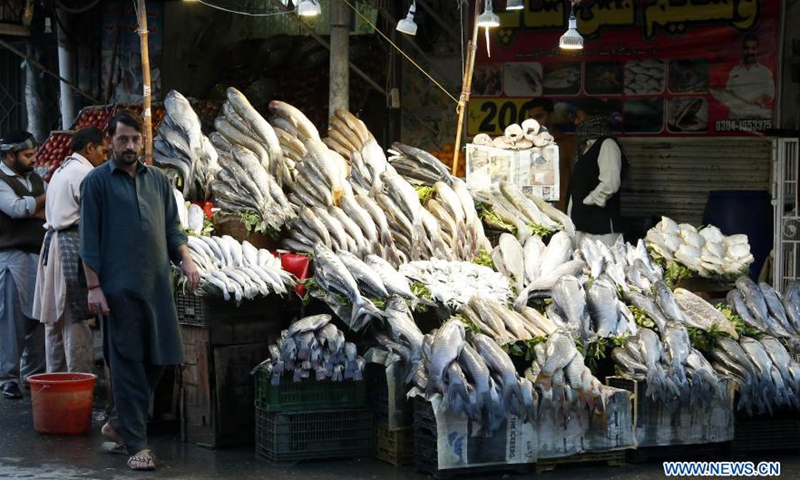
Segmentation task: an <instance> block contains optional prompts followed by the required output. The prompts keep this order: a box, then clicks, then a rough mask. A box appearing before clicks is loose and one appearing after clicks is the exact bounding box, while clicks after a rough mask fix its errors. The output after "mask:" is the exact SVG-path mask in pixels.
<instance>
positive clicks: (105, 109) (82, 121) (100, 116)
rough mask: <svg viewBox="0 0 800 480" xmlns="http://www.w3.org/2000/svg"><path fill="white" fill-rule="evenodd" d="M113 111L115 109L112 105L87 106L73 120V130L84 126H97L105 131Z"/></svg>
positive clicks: (81, 128)
mask: <svg viewBox="0 0 800 480" xmlns="http://www.w3.org/2000/svg"><path fill="white" fill-rule="evenodd" d="M112 113H113V109H112V108H111V107H110V106H104V105H101V106H94V107H86V108H84V109H82V110H81V112H80V113H79V114H78V117H77V118H75V121H74V122H72V130H75V131H78V130H83V129H84V128H89V127H97V128H99V129H100V130H103V131H105V130H106V128H107V127H108V121H109V119H111V115H112Z"/></svg>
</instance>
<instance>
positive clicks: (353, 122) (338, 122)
mask: <svg viewBox="0 0 800 480" xmlns="http://www.w3.org/2000/svg"><path fill="white" fill-rule="evenodd" d="M323 142H325V144H326V145H327V146H328V147H329V148H330V149H331V150H332V151H334V152H337V153H338V154H339V155H340V156H341V157H342V158H343V159H345V160H346V161H347V162H348V163H349V172H350V175H349V179H350V183H351V185H352V187H353V190H355V191H356V192H357V193H360V194H363V195H366V194H367V193H368V192H369V190H370V189H371V188H372V187H373V185H375V184H376V182H379V181H380V177H381V175H382V174H383V173H385V172H389V173H397V172H395V170H394V168H392V166H391V165H389V162H388V160H387V159H386V154H385V153H384V151H383V149H382V148H381V147H380V145H378V142H377V141H376V140H375V137H374V136H373V135H372V133H371V132H370V131H369V129H367V126H366V125H365V124H364V122H363V121H361V120H360V119H358V118H356V116H355V115H353V114H352V113H350V112H348V111H347V110H343V109H336V110H335V111H334V116H333V118H331V120H330V122H329V126H328V136H327V137H326V138H324V139H323Z"/></svg>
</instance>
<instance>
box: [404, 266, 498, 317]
mask: <svg viewBox="0 0 800 480" xmlns="http://www.w3.org/2000/svg"><path fill="white" fill-rule="evenodd" d="M398 271H399V272H400V273H401V274H402V275H404V276H405V277H406V278H408V280H410V281H411V282H412V283H413V282H418V283H421V284H423V285H424V286H425V287H427V289H428V291H429V292H430V295H431V298H432V299H433V301H435V302H436V303H437V304H439V305H441V306H443V307H446V308H448V309H449V310H450V311H455V310H457V309H458V308H459V307H461V306H462V305H464V304H465V303H468V302H469V301H470V299H471V298H473V297H480V298H483V299H486V300H494V301H497V302H500V303H503V304H505V303H507V302H508V299H509V298H510V297H511V289H510V288H509V284H508V279H507V278H506V277H505V276H504V275H503V274H501V273H498V272H495V271H494V270H492V269H491V268H489V267H484V266H482V265H476V264H474V263H472V262H460V261H455V262H448V261H446V260H439V259H436V258H432V259H431V260H419V261H414V262H409V263H406V264H403V265H401V266H400V268H399V269H398Z"/></svg>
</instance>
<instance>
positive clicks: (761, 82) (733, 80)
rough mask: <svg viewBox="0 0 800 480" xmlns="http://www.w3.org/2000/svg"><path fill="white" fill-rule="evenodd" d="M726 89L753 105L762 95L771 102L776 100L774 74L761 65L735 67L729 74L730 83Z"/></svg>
mask: <svg viewBox="0 0 800 480" xmlns="http://www.w3.org/2000/svg"><path fill="white" fill-rule="evenodd" d="M725 88H727V90H728V91H729V92H731V93H733V94H734V95H736V96H737V97H739V98H741V99H743V100H746V101H748V102H751V103H752V102H753V101H754V100H755V99H757V98H758V97H761V96H762V95H765V96H766V97H767V98H768V99H769V101H771V100H772V99H774V98H775V81H774V80H773V79H772V72H771V71H770V69H769V68H767V67H765V66H764V65H761V64H760V63H756V64H754V65H750V66H747V65H744V64H740V65H737V66H735V67H733V68H732V69H731V72H730V73H729V74H728V83H727V86H726V87H725Z"/></svg>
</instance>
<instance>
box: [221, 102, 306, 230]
mask: <svg viewBox="0 0 800 480" xmlns="http://www.w3.org/2000/svg"><path fill="white" fill-rule="evenodd" d="M227 97H228V99H227V101H226V102H225V103H224V104H223V106H222V110H221V111H220V115H219V116H218V117H217V119H216V120H215V121H214V127H215V128H216V130H217V131H216V132H214V133H212V134H211V136H210V138H211V142H212V143H213V144H214V147H215V148H216V150H217V152H218V153H219V164H220V166H221V167H222V170H221V171H220V172H219V173H218V175H217V176H216V179H215V181H214V183H213V184H212V185H211V190H212V192H213V194H214V199H215V201H216V203H217V204H218V206H219V207H220V208H222V209H223V210H225V211H227V212H235V213H240V214H245V213H253V214H255V215H257V216H258V217H259V218H261V220H262V224H261V227H262V228H260V229H259V230H261V231H264V230H266V229H265V228H264V227H267V226H268V227H270V228H271V229H273V230H275V231H278V230H280V229H281V228H282V227H283V225H284V224H285V223H286V222H287V221H288V220H290V219H292V218H294V217H295V212H294V209H293V208H292V206H291V205H290V204H289V200H288V199H287V198H286V195H285V194H284V192H283V189H282V187H281V184H282V183H281V182H282V179H284V178H285V177H284V176H283V174H282V172H283V170H284V169H285V168H286V165H285V163H284V161H283V154H282V153H281V150H280V145H279V144H278V138H277V136H276V135H275V131H274V130H273V129H272V127H271V126H270V124H269V123H268V122H267V121H266V120H264V118H263V117H262V116H261V115H260V114H259V113H258V112H257V111H256V110H255V109H254V108H253V106H252V105H250V102H249V101H248V100H247V98H245V96H244V95H242V93H241V92H239V91H238V90H236V89H235V88H229V89H228V90H227Z"/></svg>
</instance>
